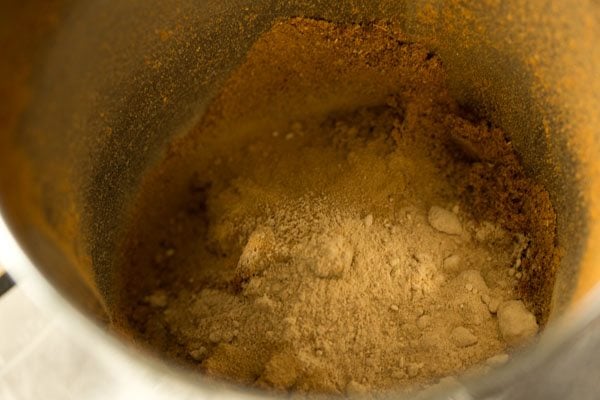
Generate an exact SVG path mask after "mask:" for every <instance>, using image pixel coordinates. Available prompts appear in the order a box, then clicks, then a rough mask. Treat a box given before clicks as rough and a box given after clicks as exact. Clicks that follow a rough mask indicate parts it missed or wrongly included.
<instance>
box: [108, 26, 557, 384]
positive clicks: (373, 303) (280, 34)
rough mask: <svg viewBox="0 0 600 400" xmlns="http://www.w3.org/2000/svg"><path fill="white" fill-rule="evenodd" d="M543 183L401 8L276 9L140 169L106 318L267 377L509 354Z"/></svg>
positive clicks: (216, 372)
mask: <svg viewBox="0 0 600 400" xmlns="http://www.w3.org/2000/svg"><path fill="white" fill-rule="evenodd" d="M555 219H556V218H555V214H554V211H553V209H552V206H551V203H550V200H549V197H548V194H547V192H546V191H545V190H544V188H543V187H541V186H540V185H538V184H537V183H535V182H534V181H533V180H531V179H530V178H528V177H527V176H526V174H525V173H524V171H523V168H522V167H521V164H520V162H519V159H518V156H517V154H516V153H515V151H514V150H513V148H512V146H511V143H510V139H509V138H508V137H507V136H506V135H505V134H504V133H503V132H502V131H501V130H499V129H497V128H495V127H494V126H491V125H490V124H489V123H487V122H486V121H482V120H479V119H478V118H477V117H476V116H474V115H471V114H470V113H469V112H468V111H466V110H463V109H461V107H460V106H459V105H458V104H457V102H456V101H455V100H454V99H453V98H452V97H451V96H450V94H449V92H448V89H447V87H446V81H445V71H444V68H443V65H442V64H441V62H440V60H439V59H438V58H437V57H436V55H435V54H433V53H431V52H430V51H428V50H427V49H426V48H424V47H422V46H420V45H419V44H415V43H410V42H408V41H407V40H406V39H405V37H404V36H403V34H402V33H401V32H400V31H399V30H398V29H397V28H396V27H395V26H393V25H390V24H386V23H384V22H377V23H372V24H368V25H350V26H338V25H334V24H331V23H328V22H325V21H313V20H307V19H292V20H287V21H282V22H279V23H277V24H275V25H274V27H273V28H272V29H271V30H270V31H269V32H267V33H265V34H264V35H263V36H262V37H261V38H260V39H259V40H258V41H257V42H256V43H255V44H254V46H253V47H252V49H251V50H250V52H249V53H248V56H247V58H246V60H245V62H244V63H243V64H242V65H241V66H240V67H239V68H238V69H237V70H236V71H235V72H234V73H233V74H232V76H231V77H230V78H229V80H228V81H227V82H226V83H225V85H224V86H223V88H222V90H221V92H220V94H219V95H218V96H217V97H216V98H215V100H214V101H213V103H212V105H211V106H210V107H209V109H208V111H207V113H206V114H205V115H204V116H203V118H202V120H201V122H200V123H199V124H198V126H197V127H195V128H194V129H193V130H192V131H190V132H189V134H188V135H186V136H184V137H181V138H178V139H176V140H174V142H173V143H171V145H170V147H169V149H168V151H167V153H166V156H165V158H164V159H163V160H162V161H161V162H159V163H158V164H157V165H156V166H155V168H153V169H152V170H151V171H150V172H149V173H148V174H147V176H146V178H145V182H144V185H143V188H142V190H141V191H140V193H139V195H138V200H137V201H136V203H135V207H134V208H133V209H132V218H131V220H132V222H131V224H130V228H129V234H128V235H127V236H128V237H129V239H128V241H127V242H126V243H124V244H123V246H122V251H121V254H122V257H121V262H122V266H121V268H120V270H121V271H122V276H121V281H120V284H121V288H122V290H121V299H120V308H119V312H118V313H117V315H115V316H114V317H113V319H114V321H115V329H117V330H119V331H121V332H124V333H126V334H127V335H130V336H131V337H132V338H133V339H134V340H135V341H136V342H138V343H140V344H141V345H144V346H148V347H149V348H151V349H153V350H155V351H157V352H159V353H160V354H163V355H165V356H167V357H169V358H171V359H173V360H177V361H179V362H181V363H183V364H185V365H187V366H189V367H191V368H196V369H198V370H199V371H202V372H203V373H207V374H209V375H211V376H217V377H222V378H226V379H230V380H233V381H235V382H239V383H243V384H246V385H252V386H257V387H261V388H269V389H277V390H292V391H299V392H309V393H360V392H368V391H381V390H387V389H392V388H394V389H396V388H398V387H409V386H414V385H417V386H425V385H429V384H432V383H435V382H437V381H438V380H439V379H440V378H443V377H446V376H451V375H456V374H458V373H460V372H462V371H465V370H467V369H469V368H471V367H477V366H478V368H480V369H481V368H483V369H485V368H487V367H488V366H492V365H496V364H498V363H501V362H504V361H505V360H506V358H507V356H506V354H507V353H509V352H510V351H512V349H514V348H516V347H518V346H520V345H522V344H524V343H527V342H528V341H530V340H532V338H533V337H534V336H535V334H536V333H537V332H538V329H539V326H543V324H544V323H545V321H546V318H547V317H548V312H549V309H548V307H549V301H550V293H551V289H552V285H553V276H554V270H555V268H556V265H557V263H558V261H559V252H558V250H557V248H556V243H555V230H556V226H555V223H556V222H555Z"/></svg>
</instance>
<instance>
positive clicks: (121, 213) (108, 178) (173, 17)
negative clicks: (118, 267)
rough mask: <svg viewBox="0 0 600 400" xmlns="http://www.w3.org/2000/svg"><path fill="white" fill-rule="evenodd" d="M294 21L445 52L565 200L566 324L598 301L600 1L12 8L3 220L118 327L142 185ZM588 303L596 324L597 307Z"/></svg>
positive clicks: (560, 283) (467, 88)
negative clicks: (385, 33) (392, 32)
mask: <svg viewBox="0 0 600 400" xmlns="http://www.w3.org/2000/svg"><path fill="white" fill-rule="evenodd" d="M292 16H307V17H315V18H321V19H327V20H331V21H336V22H341V23H350V22H352V23H357V22H358V23H360V22H366V21H371V20H373V19H385V20H392V21H395V22H398V23H399V24H400V25H401V26H402V27H403V28H404V30H405V31H406V33H407V34H408V35H409V37H410V38H411V40H414V41H418V42H421V43H424V44H425V45H427V46H429V47H430V48H431V49H432V50H433V51H435V52H436V53H437V54H438V55H439V56H440V57H441V59H442V61H443V63H444V64H445V66H446V68H447V70H448V72H449V76H450V86H451V88H452V90H453V91H454V93H455V95H456V97H457V98H458V99H459V100H460V102H461V103H462V104H463V105H464V106H465V107H468V108H470V109H473V110H475V111H476V112H477V113H479V114H480V115H481V116H483V117H485V118H488V119H489V120H490V121H492V122H493V123H494V124H495V125H497V126H500V127H501V128H503V129H504V130H505V131H506V132H507V133H508V134H509V135H510V136H511V138H512V140H513V143H514V145H515V147H516V149H517V150H518V152H519V154H520V156H521V157H522V160H523V163H524V165H525V167H526V169H527V171H528V172H529V173H530V174H531V176H533V177H535V178H536V179H537V180H538V181H539V182H541V183H543V184H544V185H545V186H546V188H547V189H548V191H549V193H550V194H551V199H552V202H553V204H554V206H555V209H556V211H557V214H558V238H559V242H560V245H561V248H562V249H563V251H564V256H563V259H562V264H561V266H560V270H559V271H558V273H557V279H556V284H555V288H554V293H553V298H552V309H553V311H552V316H551V317H552V319H556V317H557V316H560V315H563V314H564V313H565V312H566V310H569V309H573V308H574V307H575V308H576V305H577V304H579V301H580V300H581V299H584V298H585V297H586V296H587V295H589V294H590V293H591V292H592V291H593V288H594V286H595V284H596V283H597V282H598V280H599V279H600V272H599V269H600V268H599V267H600V248H599V247H598V246H595V245H594V243H595V242H597V241H598V240H600V224H599V223H598V220H597V219H598V215H599V214H598V212H599V211H600V205H599V198H600V186H599V185H600V111H599V110H600V44H598V43H597V41H596V38H598V37H600V4H598V3H597V2H594V1H589V2H583V1H581V2H579V1H572V2H571V1H557V2H550V1H542V0H533V1H528V2H522V1H499V0H486V1H479V0H477V1H475V0H473V1H470V0H465V1H458V0H450V1H441V0H438V1H436V0H421V1H401V0H397V1H393V0H370V1H362V0H340V1H335V2H333V1H329V2H328V1H321V0H312V1H310V0H285V1H272V0H265V1H257V0H253V1H250V0H221V1H209V0H206V1H193V0H180V1H177V0H168V1H165V0H147V1H143V2H140V1H130V0H124V1H118V2H111V3H110V5H108V4H107V3H106V2H103V1H99V0H87V1H73V0H71V1H66V0H63V1H54V2H48V1H45V0H44V1H37V0H33V1H25V2H5V3H3V4H2V5H0V27H1V28H0V43H1V44H2V49H3V50H2V51H3V53H4V54H3V57H2V59H1V60H0V95H1V96H0V98H2V105H1V106H0V152H1V154H0V166H1V167H0V199H1V204H2V215H3V218H4V219H6V220H7V221H8V223H9V225H10V227H11V229H12V232H13V234H14V235H15V236H16V237H17V238H18V240H19V242H20V244H21V246H22V247H23V248H24V249H25V251H26V252H27V254H28V255H29V257H30V258H31V259H32V260H33V262H34V264H35V265H36V267H37V268H38V269H40V270H41V271H42V272H43V274H44V275H45V277H46V278H47V279H48V280H49V281H50V282H51V283H52V284H53V285H54V286H56V287H57V288H58V289H59V291H60V292H61V293H62V294H63V295H64V296H66V297H67V298H68V299H69V301H70V302H72V303H74V304H75V305H76V306H77V307H78V308H79V309H80V310H81V311H82V312H83V313H85V314H87V315H88V316H90V317H92V318H93V319H95V320H96V321H98V322H100V323H102V322H107V321H109V319H110V310H111V304H112V301H113V298H114V293H113V292H112V287H113V285H112V281H113V275H114V265H115V260H114V254H115V251H114V250H115V248H116V245H117V244H118V243H119V241H120V240H121V238H122V234H123V227H124V222H125V221H126V220H127V207H128V205H129V204H130V201H131V199H132V196H133V194H134V193H135V192H136V190H137V187H138V184H139V182H140V178H141V176H142V175H143V173H144V172H145V171H146V170H147V168H149V166H151V165H152V163H153V162H154V161H156V160H158V159H159V158H160V156H161V154H162V152H163V150H164V148H165V145H166V144H167V143H168V142H169V140H170V139H171V138H172V137H174V136H175V135H179V134H185V132H186V131H187V130H188V128H189V127H190V126H192V125H193V124H194V123H195V122H196V121H197V120H198V119H199V117H200V116H201V115H202V112H203V110H204V109H205V107H206V106H207V104H208V103H209V102H210V100H211V98H212V97H213V95H215V94H216V93H217V92H218V89H219V87H220V85H221V84H222V83H223V81H224V80H225V78H226V77H227V76H228V74H229V73H230V72H231V71H232V69H233V68H235V67H236V65H238V64H239V63H240V62H241V61H242V60H243V58H244V56H245V54H246V52H247V50H248V49H249V48H250V46H251V45H252V43H253V42H254V41H255V40H256V38H257V37H258V36H259V35H260V34H261V33H262V32H265V31H266V30H268V29H269V28H270V26H272V24H273V23H274V22H275V21H277V20H280V19H282V18H286V17H292ZM585 307H586V308H584V309H583V312H584V313H587V314H588V315H591V313H596V312H597V308H598V307H597V306H595V305H593V304H592V305H589V304H588V305H586V306H585ZM594 315H595V314H594ZM532 357H535V352H534V353H533V355H532Z"/></svg>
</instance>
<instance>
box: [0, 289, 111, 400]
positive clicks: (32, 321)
mask: <svg viewBox="0 0 600 400" xmlns="http://www.w3.org/2000/svg"><path fill="white" fill-rule="evenodd" d="M0 321H1V324H0V399H2V400H5V399H6V400H30V399H31V400H38V399H48V400H54V399H56V400H58V399H60V400H63V399H64V400H70V399H78V400H80V399H101V398H103V399H110V398H112V397H113V396H112V394H113V393H112V392H113V391H114V390H113V388H114V385H110V384H107V383H110V382H111V380H112V377H111V375H110V373H109V372H108V371H107V370H106V369H104V368H102V366H101V364H100V363H98V362H96V360H94V359H93V357H90V354H89V352H88V351H87V350H86V349H84V348H82V347H81V345H80V344H79V343H77V342H76V341H74V340H72V339H71V338H70V336H69V335H68V332H64V330H63V327H62V326H61V323H60V318H59V317H58V316H56V317H48V316H46V315H45V314H44V313H43V312H41V311H40V310H39V309H38V308H37V306H35V305H34V304H33V303H32V302H31V300H30V299H29V298H28V297H27V296H26V295H25V294H24V293H23V291H22V290H20V289H19V288H18V287H14V288H12V289H11V290H9V291H8V292H7V293H6V294H4V295H3V296H2V297H0Z"/></svg>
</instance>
